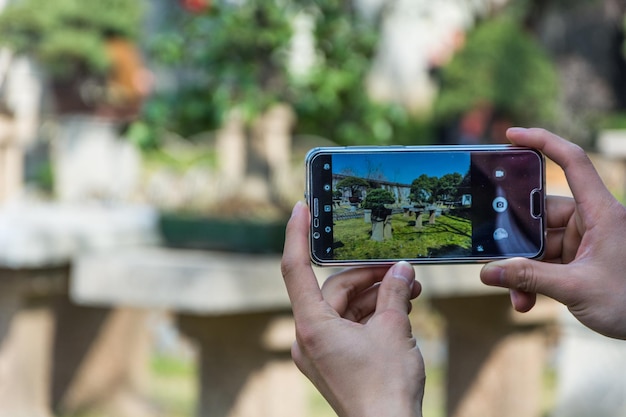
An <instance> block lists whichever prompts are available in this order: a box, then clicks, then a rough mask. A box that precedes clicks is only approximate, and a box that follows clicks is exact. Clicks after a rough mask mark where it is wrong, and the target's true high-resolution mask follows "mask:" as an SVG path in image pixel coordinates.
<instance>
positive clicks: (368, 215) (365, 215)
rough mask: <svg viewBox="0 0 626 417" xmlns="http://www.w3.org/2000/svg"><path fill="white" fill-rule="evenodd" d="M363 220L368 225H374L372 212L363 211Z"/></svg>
mask: <svg viewBox="0 0 626 417" xmlns="http://www.w3.org/2000/svg"><path fill="white" fill-rule="evenodd" d="M363 220H364V221H365V223H367V224H372V210H363Z"/></svg>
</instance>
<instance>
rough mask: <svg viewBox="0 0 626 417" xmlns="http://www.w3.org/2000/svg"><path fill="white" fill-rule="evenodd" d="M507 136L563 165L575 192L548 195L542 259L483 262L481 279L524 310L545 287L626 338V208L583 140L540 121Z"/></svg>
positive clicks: (605, 330) (580, 314)
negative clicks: (570, 137) (540, 125)
mask: <svg viewBox="0 0 626 417" xmlns="http://www.w3.org/2000/svg"><path fill="white" fill-rule="evenodd" d="M507 137H508V138H509V140H510V141H511V142H512V143H513V144H516V145H520V146H528V147H531V148H535V149H538V150H540V151H542V152H543V153H544V154H545V155H546V156H547V157H548V158H550V159H552V160H553V161H554V162H556V163H557V164H558V165H559V166H561V168H563V171H564V172H565V176H566V178H567V182H568V183H569V186H570V188H571V191H572V194H573V196H574V198H567V197H554V196H550V197H548V201H547V208H546V212H547V227H548V235H547V246H546V255H545V259H544V260H543V261H535V260H529V259H522V258H513V259H507V260H503V261H497V262H492V263H489V264H487V265H485V266H484V267H483V269H482V271H481V274H480V276H481V280H482V281H483V282H484V283H485V284H487V285H493V286H499V287H506V288H509V289H511V301H512V303H513V306H514V308H515V309H516V310H518V311H522V312H524V311H528V310H530V309H531V308H532V307H533V305H534V303H535V297H536V294H537V293H540V294H544V295H547V296H549V297H552V298H554V299H555V300H557V301H559V302H561V303H563V304H565V305H566V306H567V307H568V308H569V310H570V311H571V312H572V314H573V315H574V316H575V317H576V318H577V319H578V320H580V322H581V323H583V324H585V325H586V326H588V327H589V328H591V329H593V330H595V331H597V332H598V333H601V334H603V335H606V336H609V337H614V338H619V339H626V208H625V207H624V206H623V205H622V204H621V203H619V202H618V201H617V200H616V199H615V198H614V197H613V196H612V195H611V193H610V192H609V190H608V189H607V188H606V186H605V185H604V183H603V182H602V179H601V178H600V176H599V175H598V173H597V171H596V170H595V168H594V166H593V164H592V163H591V161H590V159H589V157H588V156H587V155H586V154H585V152H584V151H583V150H582V149H581V148H580V147H579V146H577V145H575V144H573V143H571V142H569V141H567V140H565V139H563V138H561V137H559V136H557V135H555V134H553V133H550V132H548V131H546V130H543V129H537V128H533V129H522V128H512V129H509V130H508V131H507Z"/></svg>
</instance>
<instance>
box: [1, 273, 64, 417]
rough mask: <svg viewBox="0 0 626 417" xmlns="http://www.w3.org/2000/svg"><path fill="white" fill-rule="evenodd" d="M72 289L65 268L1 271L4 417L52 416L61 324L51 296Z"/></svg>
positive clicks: (2, 399) (2, 410)
mask: <svg viewBox="0 0 626 417" xmlns="http://www.w3.org/2000/svg"><path fill="white" fill-rule="evenodd" d="M66 286H67V270H66V268H65V267H57V268H50V269H48V270H45V269H32V270H29V269H24V270H14V269H6V268H0V417H51V416H52V412H51V409H50V390H49V388H50V385H49V383H50V379H51V366H52V359H51V356H50V351H51V349H52V344H53V339H54V330H55V320H54V315H53V314H52V311H51V309H50V303H49V301H50V298H48V297H50V296H51V295H56V294H57V293H58V291H60V290H62V289H63V288H65V287H66Z"/></svg>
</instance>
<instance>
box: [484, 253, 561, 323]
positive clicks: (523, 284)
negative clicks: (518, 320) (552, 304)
mask: <svg viewBox="0 0 626 417" xmlns="http://www.w3.org/2000/svg"><path fill="white" fill-rule="evenodd" d="M565 267H566V265H559V264H550V263H546V262H540V261H534V260H531V259H526V258H511V259H506V260H502V261H496V262H491V263H489V264H487V265H485V266H484V267H483V268H482V270H481V271H480V279H481V281H482V282H483V283H484V284H487V285H490V286H494V287H504V288H509V289H510V290H511V300H512V302H513V306H514V307H515V309H516V310H518V311H528V310H530V308H531V307H532V306H533V304H534V303H535V297H534V294H543V295H546V296H548V297H551V298H554V299H555V300H557V301H560V302H564V299H565V298H566V293H565V291H566V287H565V285H563V279H562V277H565V276H566V274H565V271H564V270H563V268H565Z"/></svg>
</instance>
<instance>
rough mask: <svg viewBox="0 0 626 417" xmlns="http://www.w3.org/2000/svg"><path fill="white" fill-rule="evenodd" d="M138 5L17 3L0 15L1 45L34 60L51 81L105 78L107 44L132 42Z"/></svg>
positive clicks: (120, 1) (116, 0)
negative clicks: (92, 76) (120, 40)
mask: <svg viewBox="0 0 626 417" xmlns="http://www.w3.org/2000/svg"><path fill="white" fill-rule="evenodd" d="M141 12H142V11H141V7H140V2H138V1H137V0H98V1H81V0H54V1H50V0H21V1H18V2H14V3H12V4H10V5H9V6H8V7H7V8H6V9H5V10H4V11H3V12H2V13H1V14H0V45H4V46H8V47H9V48H11V49H13V50H14V51H15V52H16V53H18V54H28V55H31V56H33V57H34V58H35V59H37V60H38V61H39V63H40V64H41V65H42V66H43V68H44V70H45V71H47V72H48V73H49V74H50V75H51V76H52V77H55V78H65V79H71V78H73V77H75V76H76V75H84V74H104V73H105V72H106V71H107V69H108V67H109V64H110V63H109V58H108V56H107V53H106V49H105V46H106V40H107V39H110V38H113V37H124V38H134V37H136V36H137V32H138V30H139V21H140V17H141Z"/></svg>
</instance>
